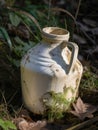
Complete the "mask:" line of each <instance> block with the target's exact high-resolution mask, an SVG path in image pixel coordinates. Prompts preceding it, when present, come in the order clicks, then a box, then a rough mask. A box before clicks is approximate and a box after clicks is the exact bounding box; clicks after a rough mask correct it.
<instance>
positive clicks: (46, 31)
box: [42, 27, 69, 41]
mask: <svg viewBox="0 0 98 130" xmlns="http://www.w3.org/2000/svg"><path fill="white" fill-rule="evenodd" d="M42 38H43V39H48V40H53V41H68V40H69V31H67V30H66V29H63V28H59V27H45V28H43V29H42Z"/></svg>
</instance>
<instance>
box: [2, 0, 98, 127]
mask: <svg viewBox="0 0 98 130" xmlns="http://www.w3.org/2000/svg"><path fill="white" fill-rule="evenodd" d="M90 2H91V3H90ZM90 2H87V3H86V4H88V6H85V5H82V6H83V8H81V11H80V13H79V12H78V18H77V22H76V25H75V29H74V33H73V41H74V42H76V43H77V44H78V46H79V56H78V59H79V60H80V61H81V63H82V65H83V68H84V72H83V76H82V79H81V83H80V87H79V94H78V97H80V98H78V99H77V101H76V102H75V106H76V107H74V106H72V110H73V109H75V108H76V109H75V110H73V111H74V112H73V113H71V112H67V113H64V117H62V118H61V119H54V121H49V120H48V119H47V117H45V116H44V117H43V116H41V115H40V116H39V115H34V114H33V113H31V112H30V111H29V110H28V109H27V108H26V107H25V106H24V104H23V100H22V94H21V84H20V72H19V69H18V71H17V69H16V70H14V71H13V72H12V71H11V74H12V76H13V78H12V79H11V82H12V83H13V85H11V84H10V83H9V82H3V81H2V78H1V77H3V76H1V77H0V86H1V89H0V94H1V95H0V118H2V119H3V120H11V121H12V122H13V123H14V124H15V125H16V126H17V129H19V130H92V129H93V130H98V38H97V36H98V9H96V6H97V5H98V2H97V1H96V2H93V0H91V1H90ZM53 4H54V3H53ZM91 4H92V5H91ZM63 6H64V5H62V7H63ZM74 6H76V5H74ZM63 8H64V7H63ZM62 15H63V14H62ZM0 55H2V54H1V53H0ZM0 62H1V61H0ZM1 63H2V64H3V65H4V67H5V68H8V70H7V71H8V72H10V69H11V67H10V66H6V65H5V64H4V62H1ZM0 67H1V66H0ZM2 71H3V72H4V70H2ZM0 72H1V70H0ZM14 73H15V74H16V75H14ZM6 75H7V74H6ZM17 77H18V79H17ZM8 80H10V77H9V78H8ZM16 88H17V89H16ZM9 93H10V94H9ZM0 126H1V125H0ZM0 130H2V128H1V129H0ZM7 130H8V129H7Z"/></svg>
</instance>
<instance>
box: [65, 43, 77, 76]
mask: <svg viewBox="0 0 98 130" xmlns="http://www.w3.org/2000/svg"><path fill="white" fill-rule="evenodd" d="M67 47H70V48H71V49H72V51H71V52H72V53H71V59H70V63H69V65H68V66H67V74H70V72H71V71H72V69H73V67H74V64H75V62H76V60H77V55H78V46H77V45H76V44H75V43H73V42H67Z"/></svg>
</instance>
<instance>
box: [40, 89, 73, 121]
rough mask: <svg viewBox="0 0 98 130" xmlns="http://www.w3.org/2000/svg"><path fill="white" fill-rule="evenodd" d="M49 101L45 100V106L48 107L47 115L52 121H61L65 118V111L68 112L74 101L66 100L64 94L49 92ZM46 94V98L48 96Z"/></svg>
mask: <svg viewBox="0 0 98 130" xmlns="http://www.w3.org/2000/svg"><path fill="white" fill-rule="evenodd" d="M47 94H48V96H49V99H47V98H45V97H44V98H43V104H44V105H45V106H46V115H47V116H48V119H49V120H50V121H53V120H54V119H60V118H62V117H63V116H64V114H63V111H67V110H68V109H69V107H70V104H71V103H72V102H73V101H72V100H71V101H69V100H66V98H65V95H64V94H63V93H55V92H53V91H52V92H48V93H47ZM47 94H46V96H47Z"/></svg>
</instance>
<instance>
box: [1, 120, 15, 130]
mask: <svg viewBox="0 0 98 130" xmlns="http://www.w3.org/2000/svg"><path fill="white" fill-rule="evenodd" d="M0 127H1V128H2V129H3V130H9V129H12V130H17V128H16V126H15V125H14V124H13V123H12V122H11V121H4V120H2V119H0Z"/></svg>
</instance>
